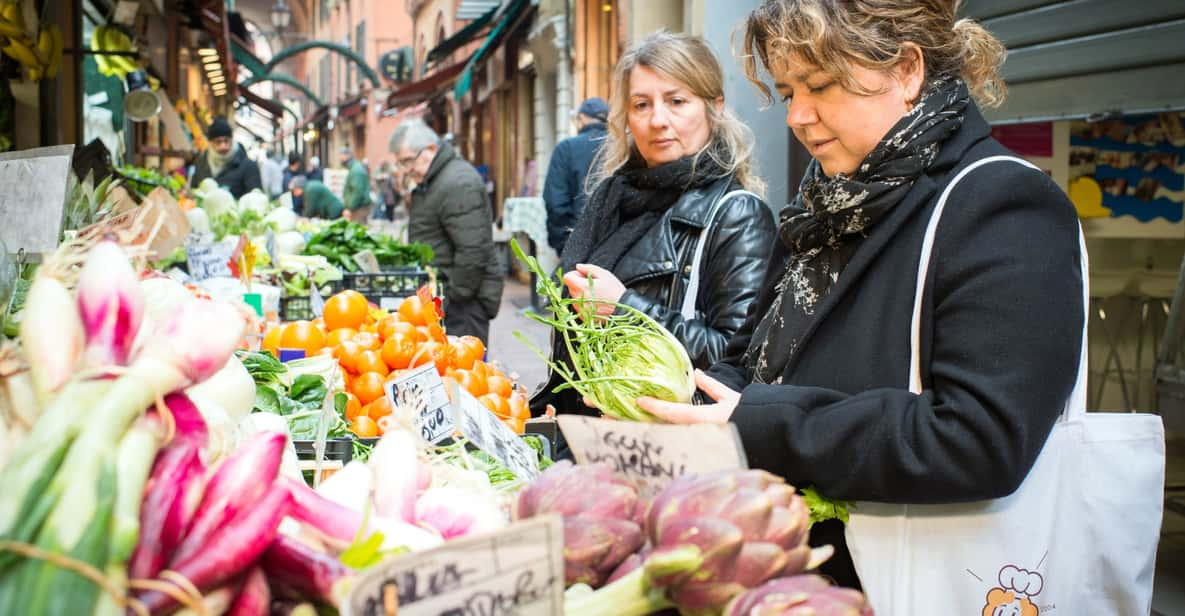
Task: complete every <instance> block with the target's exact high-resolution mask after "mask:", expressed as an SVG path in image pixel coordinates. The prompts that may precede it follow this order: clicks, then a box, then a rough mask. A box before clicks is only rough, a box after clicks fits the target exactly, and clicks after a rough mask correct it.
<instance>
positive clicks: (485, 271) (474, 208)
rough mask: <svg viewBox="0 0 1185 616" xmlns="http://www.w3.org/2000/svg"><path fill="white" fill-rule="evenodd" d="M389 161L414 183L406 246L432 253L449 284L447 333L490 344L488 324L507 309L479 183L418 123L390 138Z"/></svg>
mask: <svg viewBox="0 0 1185 616" xmlns="http://www.w3.org/2000/svg"><path fill="white" fill-rule="evenodd" d="M391 153H393V154H394V155H395V165H396V167H397V168H398V169H399V170H401V171H402V172H403V175H404V177H405V179H407V180H410V181H412V182H415V184H416V187H415V190H414V191H412V193H411V203H410V206H409V207H408V215H409V219H408V230H407V234H408V239H410V240H411V241H413V242H423V243H425V244H428V245H429V246H431V247H432V251H433V252H434V253H435V255H436V258H435V260H436V263H435V265H436V266H437V267H439V268H440V271H441V273H443V274H444V275H445V277H446V281H445V294H444V300H445V303H444V324H445V328H446V329H447V330H448V333H450V334H454V335H457V336H464V335H472V336H477V337H478V338H481V340H482V341H483V342H486V343H488V342H489V331H490V319H492V318H493V317H494V316H496V315H497V314H498V306H499V304H500V303H501V301H502V274H501V272H500V271H499V269H498V259H497V255H496V254H495V252H494V237H493V215H492V211H491V208H490V204H489V197H488V196H487V195H486V191H485V186H484V185H483V184H482V181H481V176H480V175H478V173H477V171H476V170H475V169H474V168H473V165H471V164H469V163H468V162H466V161H465V160H464V159H463V158H461V157H460V156H458V155H457V153H456V152H455V151H454V150H453V146H451V145H449V144H448V143H444V142H442V141H441V140H440V138H439V137H438V136H437V134H436V132H435V131H433V130H432V129H431V128H429V127H428V125H427V124H424V122H423V121H421V120H407V121H405V122H403V123H402V124H400V125H399V126H398V127H397V128H396V129H395V133H394V134H393V135H392V136H391Z"/></svg>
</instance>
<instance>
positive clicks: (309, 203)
mask: <svg viewBox="0 0 1185 616" xmlns="http://www.w3.org/2000/svg"><path fill="white" fill-rule="evenodd" d="M288 190H290V191H292V197H293V200H295V199H300V200H301V201H302V202H303V204H304V216H307V217H309V218H324V219H327V220H337V219H338V218H341V217H342V212H343V211H345V208H344V207H343V206H342V202H341V200H340V199H338V198H337V196H336V195H334V194H333V191H331V190H329V187H328V186H326V185H325V184H324V183H322V182H320V181H318V180H309V179H306V178H305V177H304V176H303V175H298V176H296V177H294V178H292V183H291V184H289V185H288Z"/></svg>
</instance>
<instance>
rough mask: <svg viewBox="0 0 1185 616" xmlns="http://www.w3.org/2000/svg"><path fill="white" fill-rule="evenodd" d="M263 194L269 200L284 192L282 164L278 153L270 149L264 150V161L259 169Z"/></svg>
mask: <svg viewBox="0 0 1185 616" xmlns="http://www.w3.org/2000/svg"><path fill="white" fill-rule="evenodd" d="M259 176H260V180H261V182H262V184H263V192H265V193H267V196H268V197H269V198H271V199H275V198H276V197H279V196H280V193H282V192H284V186H285V184H284V163H282V162H281V161H280V153H279V152H277V151H276V150H274V149H272V148H267V149H265V150H264V159H263V162H262V163H261V164H260V169H259Z"/></svg>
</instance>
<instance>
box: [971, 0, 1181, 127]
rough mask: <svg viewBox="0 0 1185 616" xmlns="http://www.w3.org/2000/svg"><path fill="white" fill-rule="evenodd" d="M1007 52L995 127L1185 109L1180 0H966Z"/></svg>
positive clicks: (991, 113) (973, 15)
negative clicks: (1004, 92)
mask: <svg viewBox="0 0 1185 616" xmlns="http://www.w3.org/2000/svg"><path fill="white" fill-rule="evenodd" d="M959 14H960V16H961V17H970V18H973V19H975V20H977V21H979V22H980V23H981V24H983V26H984V27H986V28H987V29H988V30H990V31H991V32H992V33H993V34H995V35H996V36H997V37H999V38H1000V40H1001V41H1003V42H1004V44H1005V45H1006V46H1007V47H1008V60H1007V61H1006V62H1005V63H1004V67H1003V75H1004V79H1005V81H1006V82H1007V83H1008V89H1009V94H1008V100H1007V101H1006V102H1005V103H1004V105H1002V106H1001V107H999V108H998V109H990V110H985V115H987V117H988V119H989V120H990V121H992V122H996V123H1004V122H1021V121H1037V120H1049V119H1059V118H1081V117H1090V116H1095V115H1097V114H1106V113H1110V112H1121V113H1125V114H1130V113H1141V112H1151V111H1163V110H1166V109H1185V0H1068V1H1061V2H1058V1H1051V0H967V1H966V2H964V3H963V5H962V6H961V7H960V10H959Z"/></svg>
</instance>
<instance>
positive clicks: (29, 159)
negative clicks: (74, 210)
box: [0, 145, 74, 255]
mask: <svg viewBox="0 0 1185 616" xmlns="http://www.w3.org/2000/svg"><path fill="white" fill-rule="evenodd" d="M73 154H74V146H73V145H57V146H52V147H48V148H37V149H33V150H22V151H18V152H6V153H3V154H0V221H3V224H0V240H3V242H4V245H5V246H7V247H8V251H9V252H11V253H13V254H16V253H17V252H19V251H21V250H24V251H25V252H26V253H29V254H30V255H48V254H50V253H52V252H53V251H54V250H55V249H56V248H57V247H58V240H59V239H60V237H59V234H60V233H61V232H62V221H63V213H64V211H65V206H66V184H67V181H68V179H69V177H70V175H69V174H70V159H71V157H72V156H73Z"/></svg>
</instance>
